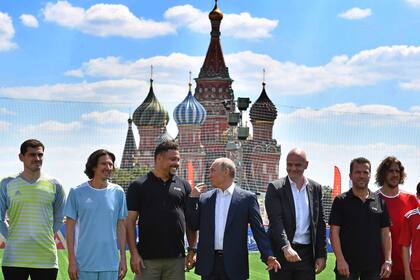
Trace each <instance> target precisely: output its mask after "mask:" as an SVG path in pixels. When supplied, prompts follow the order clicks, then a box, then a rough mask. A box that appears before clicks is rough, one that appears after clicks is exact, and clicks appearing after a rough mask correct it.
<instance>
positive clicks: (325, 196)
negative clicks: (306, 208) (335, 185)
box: [322, 186, 333, 222]
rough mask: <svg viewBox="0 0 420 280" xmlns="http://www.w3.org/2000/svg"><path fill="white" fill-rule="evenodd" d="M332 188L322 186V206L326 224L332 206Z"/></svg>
mask: <svg viewBox="0 0 420 280" xmlns="http://www.w3.org/2000/svg"><path fill="white" fill-rule="evenodd" d="M332 202H333V199H332V188H330V186H322V206H323V208H324V219H325V222H328V219H329V217H330V212H331V206H332Z"/></svg>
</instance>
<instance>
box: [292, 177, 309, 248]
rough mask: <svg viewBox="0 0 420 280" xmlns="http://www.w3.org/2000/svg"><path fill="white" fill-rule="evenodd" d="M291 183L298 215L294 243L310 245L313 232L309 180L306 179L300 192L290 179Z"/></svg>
mask: <svg viewBox="0 0 420 280" xmlns="http://www.w3.org/2000/svg"><path fill="white" fill-rule="evenodd" d="M289 181H290V186H291V188H292V194H293V201H294V204H295V213H296V231H295V236H294V237H293V241H292V243H299V244H310V243H311V232H310V229H309V226H310V221H311V219H310V214H309V198H308V193H307V190H306V187H307V186H308V180H307V179H306V178H305V182H304V183H303V186H302V188H301V189H300V190H298V188H297V186H296V183H295V182H293V181H292V180H291V179H290V177H289Z"/></svg>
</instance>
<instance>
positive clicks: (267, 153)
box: [243, 82, 281, 192]
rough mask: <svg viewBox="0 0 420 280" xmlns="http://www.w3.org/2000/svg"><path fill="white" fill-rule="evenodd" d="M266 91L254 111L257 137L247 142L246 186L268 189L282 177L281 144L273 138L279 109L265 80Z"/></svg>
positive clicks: (253, 125)
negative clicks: (267, 89) (269, 185)
mask: <svg viewBox="0 0 420 280" xmlns="http://www.w3.org/2000/svg"><path fill="white" fill-rule="evenodd" d="M262 86H263V88H262V92H261V95H260V96H259V97H258V99H257V101H255V103H254V104H253V105H252V107H251V110H250V114H249V116H250V119H251V124H252V128H253V138H252V139H251V140H248V141H247V142H246V143H245V145H244V156H243V158H244V161H243V163H244V168H245V176H244V177H245V179H244V181H245V185H246V187H247V188H249V189H250V190H252V191H255V192H265V190H266V188H267V185H268V183H269V182H270V181H273V180H275V179H277V178H278V176H279V161H280V156H281V149H280V145H277V141H276V140H275V139H273V125H274V121H275V119H276V118H277V109H276V106H275V105H274V104H273V102H272V101H271V100H270V98H268V95H267V92H266V91H265V82H263V83H262Z"/></svg>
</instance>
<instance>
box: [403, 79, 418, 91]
mask: <svg viewBox="0 0 420 280" xmlns="http://www.w3.org/2000/svg"><path fill="white" fill-rule="evenodd" d="M399 86H400V88H402V89H405V90H412V91H419V90H420V80H413V81H410V82H400V83H399Z"/></svg>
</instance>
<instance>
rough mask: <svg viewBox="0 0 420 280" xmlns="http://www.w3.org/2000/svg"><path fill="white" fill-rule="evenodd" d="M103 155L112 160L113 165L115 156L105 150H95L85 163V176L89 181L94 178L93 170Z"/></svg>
mask: <svg viewBox="0 0 420 280" xmlns="http://www.w3.org/2000/svg"><path fill="white" fill-rule="evenodd" d="M105 155H108V156H109V157H110V158H111V159H112V164H114V163H115V155H114V154H113V153H111V152H110V151H107V150H105V149H99V150H96V151H94V152H93V153H92V154H91V155H90V156H89V157H88V160H87V162H86V168H85V174H86V175H87V176H88V178H89V179H92V178H93V177H94V176H95V172H94V170H93V169H94V168H95V167H96V166H97V165H98V161H99V158H100V157H101V156H105ZM114 168H115V167H114Z"/></svg>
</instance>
